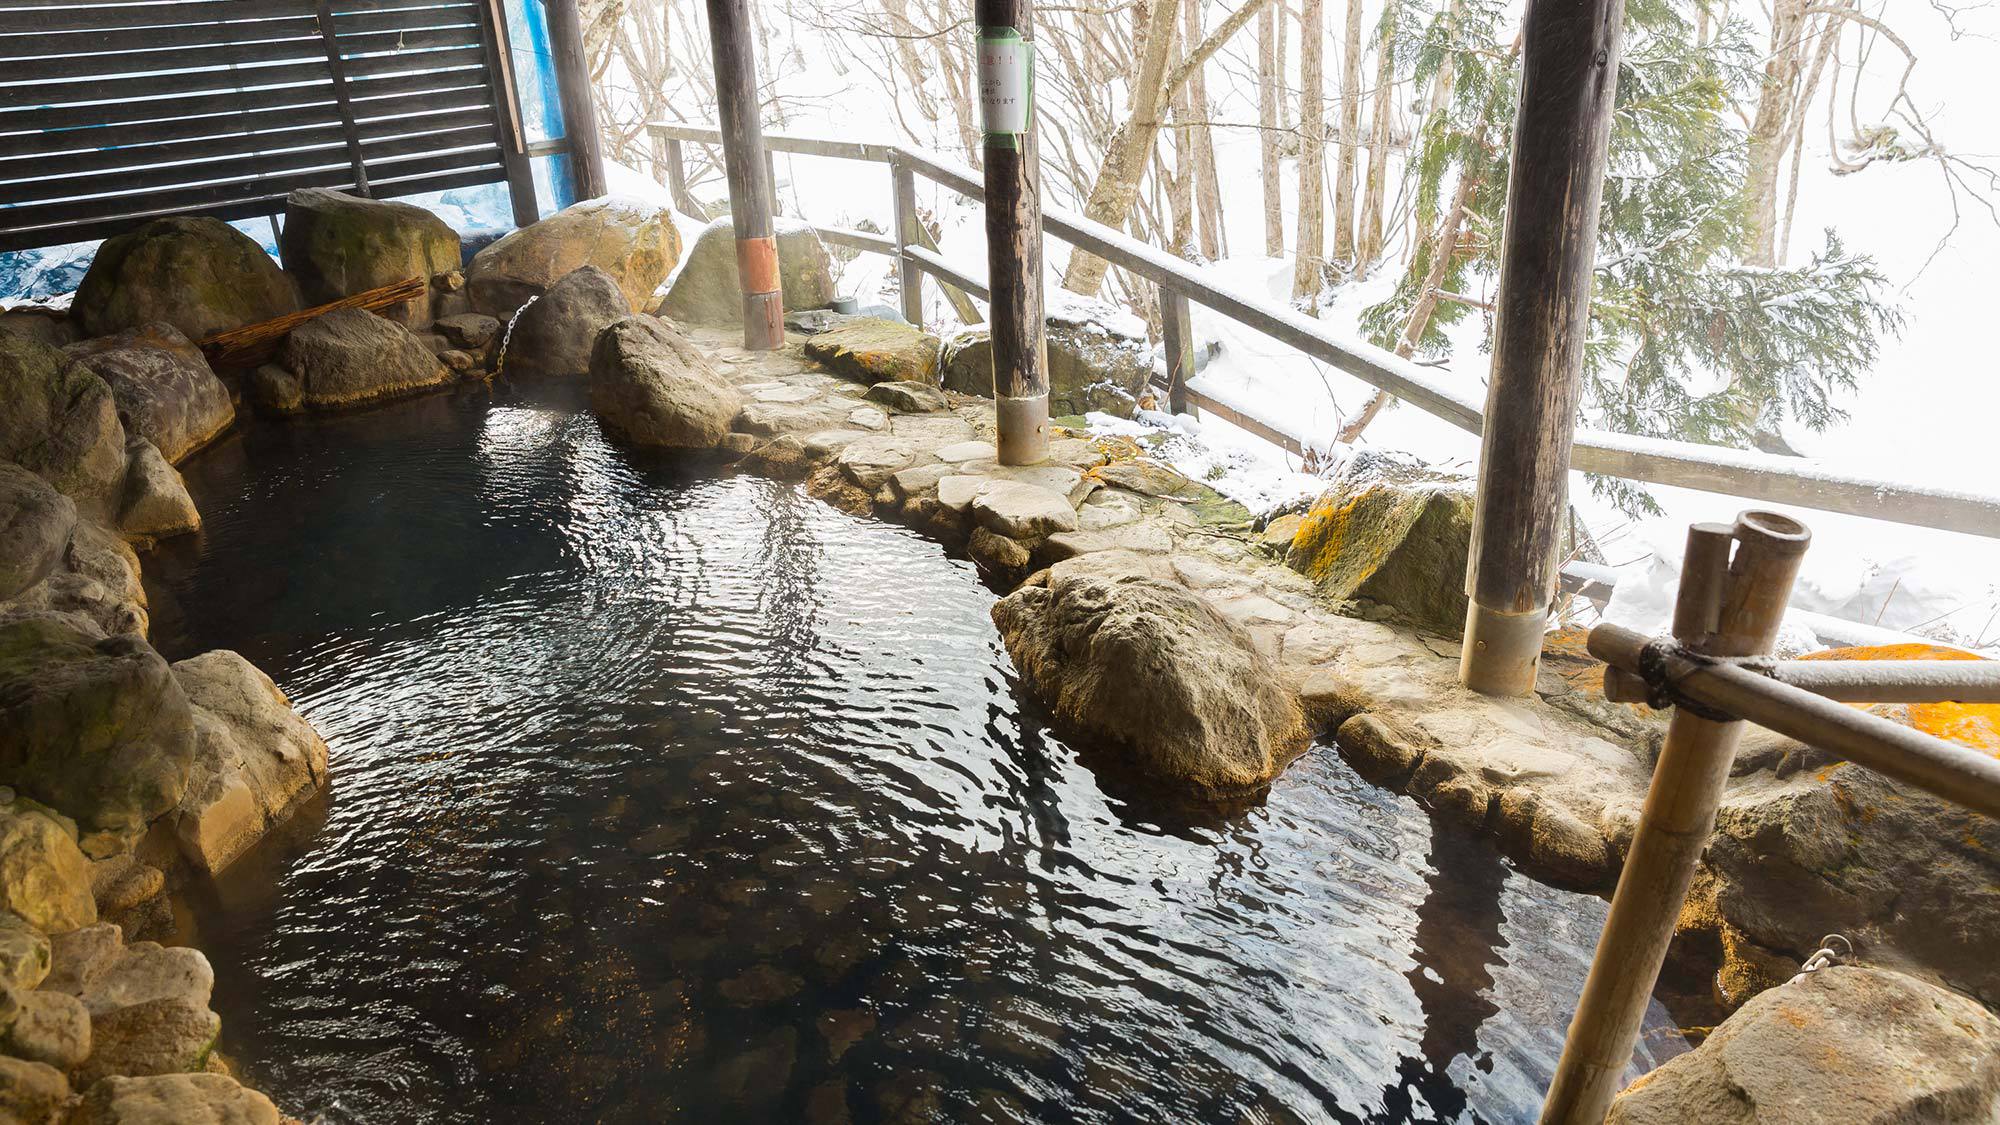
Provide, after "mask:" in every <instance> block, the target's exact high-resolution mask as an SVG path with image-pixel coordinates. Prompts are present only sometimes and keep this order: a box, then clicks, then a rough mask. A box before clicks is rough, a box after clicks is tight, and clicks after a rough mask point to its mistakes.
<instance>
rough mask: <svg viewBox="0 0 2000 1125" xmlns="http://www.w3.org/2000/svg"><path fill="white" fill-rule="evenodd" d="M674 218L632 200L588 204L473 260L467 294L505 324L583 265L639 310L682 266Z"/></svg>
mask: <svg viewBox="0 0 2000 1125" xmlns="http://www.w3.org/2000/svg"><path fill="white" fill-rule="evenodd" d="M680 256H681V236H680V231H679V230H677V229H676V228H675V227H674V220H673V213H672V212H671V211H669V210H668V209H667V208H664V207H659V206H655V205H653V204H650V203H647V202H645V201H643V200H639V199H634V198H631V197H628V196H616V195H610V196H604V197H602V198H599V199H587V200H584V201H583V202H581V203H577V204H573V205H571V206H569V207H565V208H563V209H562V210H561V211H558V212H556V213H555V214H553V215H550V216H549V217H548V218H546V219H543V220H542V221H541V222H539V223H535V224H534V225H532V226H526V227H522V228H521V229H520V230H517V231H514V232H513V233H511V234H509V235H507V236H506V237H504V238H501V239H500V240H499V241H497V242H494V243H493V244H492V245H490V246H487V247H486V248H485V249H483V250H481V251H480V252H479V253H478V254H475V255H474V256H473V258H472V264H471V265H470V266H469V267H467V268H466V271H465V280H466V287H467V288H468V289H469V290H470V291H471V294H472V305H473V307H474V308H475V309H477V310H479V311H480V312H483V313H485V314H487V315H488V316H495V317H498V318H500V319H501V320H506V319H507V318H508V317H511V316H513V315H514V313H515V311H516V310H518V309H519V308H520V307H521V306H522V305H525V304H527V303H528V300H529V299H530V298H532V297H539V296H541V295H542V294H543V293H546V292H548V290H549V287H550V286H552V285H554V284H555V283H556V282H557V281H558V280H560V279H561V278H563V277H565V276H567V275H568V274H569V273H570V272H571V271H573V270H575V269H577V268H578V267H579V266H596V267H597V268H599V269H601V270H603V271H604V272H606V273H608V274H610V275H611V276H612V277H613V278H614V279H616V280H617V282H618V288H619V289H621V290H623V291H624V293H625V301H626V303H627V304H628V305H629V306H630V307H632V308H635V309H642V308H649V307H651V306H652V303H653V293H654V291H656V290H658V289H659V287H660V286H661V285H663V284H665V283H666V280H667V275H669V274H671V273H673V271H674V264H675V263H676V262H678V261H680Z"/></svg>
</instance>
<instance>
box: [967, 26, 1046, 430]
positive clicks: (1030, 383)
mask: <svg viewBox="0 0 2000 1125" xmlns="http://www.w3.org/2000/svg"><path fill="white" fill-rule="evenodd" d="M973 14H974V18H975V19H976V20H977V22H978V24H979V111H980V125H981V128H982V130H983V131H984V135H985V140H984V143H983V144H982V146H981V153H982V155H983V156H984V158H985V161H986V287H987V289H988V290H990V291H991V293H992V313H991V318H992V324H993V349H992V350H993V413H994V421H995V422H996V423H997V429H998V431H999V434H998V440H997V441H996V442H995V445H996V446H998V451H999V454H1000V463H1001V464H1002V465H1033V464H1036V463H1037V462H1040V461H1046V460H1048V456H1049V360H1048V345H1047V339H1046V330H1047V326H1046V325H1045V324H1044V323H1043V319H1042V203H1041V191H1040V182H1039V181H1040V168H1039V164H1040V156H1039V154H1038V150H1037V148H1036V145H1035V113H1034V102H1035V84H1034V74H1035V67H1034V59H1035V41H1034V26H1033V25H1034V0H977V2H976V3H975V5H974V9H973Z"/></svg>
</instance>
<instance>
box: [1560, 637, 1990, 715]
mask: <svg viewBox="0 0 2000 1125" xmlns="http://www.w3.org/2000/svg"><path fill="white" fill-rule="evenodd" d="M1590 637H1591V639H1590V651H1591V655H1593V656H1596V657H1597V658H1598V659H1599V660H1602V661H1604V662H1605V663H1606V664H1609V665H1610V666H1611V667H1609V668H1607V669H1605V676H1604V698H1606V699H1608V700H1610V701H1611V702H1613V703H1644V702H1646V701H1648V700H1649V699H1651V698H1652V694H1653V693H1652V690H1651V685H1649V684H1647V683H1646V681H1645V678H1644V677H1642V676H1641V675H1639V665H1638V664H1637V663H1635V662H1636V661H1637V660H1638V659H1639V653H1640V651H1641V650H1642V649H1644V648H1645V647H1646V646H1647V645H1649V644H1651V643H1653V638H1652V637H1649V636H1647V635H1645V634H1644V633H1641V632H1639V631H1638V630H1636V629H1627V628H1625V627H1624V626H1622V625H1609V624H1606V625H1599V626H1597V627H1596V628H1595V629H1592V630H1591V634H1590ZM1607 654H1608V655H1607ZM1613 656H1615V657H1616V659H1613ZM1725 665H1726V666H1729V667H1733V668H1739V669H1741V670H1743V671H1745V672H1749V673H1751V674H1753V675H1755V676H1757V677H1759V678H1762V679H1767V680H1772V681H1775V682H1777V683H1780V684H1785V685H1787V686H1789V687H1795V688H1798V689H1799V690H1801V691H1808V692H1811V693H1812V694H1814V695H1816V696H1819V697H1821V698H1823V699H1833V700H1838V701H1840V702H1842V703H2000V661H1993V660H1755V659H1750V660H1728V661H1724V660H1711V661H1704V662H1702V663H1701V667H1721V666H1725ZM1675 686H1676V687H1679V686H1680V685H1679V684H1678V683H1676V685H1675ZM1688 694H1689V695H1690V696H1692V697H1693V698H1695V700H1696V702H1699V703H1708V700H1706V699H1702V698H1701V697H1699V696H1695V695H1694V693H1693V692H1688ZM1744 718H1746V719H1753V721H1754V716H1750V715H1745V716H1744ZM1764 725H1765V726H1769V725H1770V724H1769V723H1765V724H1764Z"/></svg>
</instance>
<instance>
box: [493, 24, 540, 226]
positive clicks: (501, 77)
mask: <svg viewBox="0 0 2000 1125" xmlns="http://www.w3.org/2000/svg"><path fill="white" fill-rule="evenodd" d="M479 37H480V39H481V43H480V47H481V54H483V55H484V56H485V63H486V85H487V88H488V89H489V91H490V92H491V93H492V96H493V111H494V114H495V115H496V116H497V117H498V118H499V119H500V165H501V167H502V168H504V169H506V172H507V201H508V203H509V204H510V205H511V206H512V207H513V211H514V225H515V226H517V227H525V226H531V225H533V224H534V223H535V222H536V220H538V219H540V218H541V217H542V212H541V205H540V204H539V203H537V202H536V200H535V171H534V168H533V167H532V166H530V165H529V163H528V137H527V133H526V132H525V131H524V130H523V129H522V127H521V97H520V93H519V91H517V90H516V89H515V87H514V60H513V59H511V58H510V57H508V53H507V52H508V46H507V17H506V11H505V9H504V8H503V7H502V5H501V0H481V2H480V4H479Z"/></svg>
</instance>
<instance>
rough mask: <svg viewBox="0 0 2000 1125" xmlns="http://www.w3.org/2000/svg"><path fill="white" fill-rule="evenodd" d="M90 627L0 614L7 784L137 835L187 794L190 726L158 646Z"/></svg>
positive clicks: (2, 762)
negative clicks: (101, 633) (96, 631)
mask: <svg viewBox="0 0 2000 1125" xmlns="http://www.w3.org/2000/svg"><path fill="white" fill-rule="evenodd" d="M83 626H84V623H83V622H80V621H78V620H77V619H76V618H74V617H71V616H68V615H61V614H54V613H47V612H29V613H9V614H6V615H4V616H0V776H5V777H7V778H8V780H9V781H10V782H11V783H12V784H13V785H14V787H15V788H17V789H19V790H20V791H21V792H22V793H24V794H26V795H27V796H30V797H33V798H34V799H36V800H38V801H42V802H44V803H46V804H48V805H50V806H52V807H54V808H56V809H57V810H59V811H61V812H62V813H64V814H65V815H67V816H71V817H74V818H76V819H77V820H78V821H79V822H81V823H82V824H83V825H85V826H86V827H87V828H93V829H95V828H103V829H110V830H113V831H119V832H137V831H139V830H141V829H143V828H144V827H145V826H146V825H147V824H148V823H149V822H151V821H152V819H153V818H154V817H156V816H158V815H159V814H161V813H163V812H166V811H167V810H168V809H170V808H172V807H174V805H175V804H177V803H178V802H179V801H180V799H181V795H182V793H183V792H184V791H185V790H186V788H187V780H188V769H189V766H190V764H191V762H192V760H193V753H194V719H193V716H192V714H191V713H190V711H189V708H188V701H187V695H186V694H185V692H183V691H182V689H181V686H180V684H179V683H178V682H177V681H176V680H175V679H174V676H173V674H172V672H171V671H169V670H168V667H167V662H166V661H164V660H162V659H160V655H159V653H156V652H154V651H153V649H152V646H150V645H148V644H147V643H146V642H145V641H143V640H141V639H139V638H138V637H135V636H129V635H121V636H113V637H108V638H106V637H101V636H97V635H95V634H94V632H93V631H87V630H86V629H85V628H84V627H83ZM86 883H87V880H86ZM17 913H20V912H19V911H17ZM31 920H32V919H31ZM43 928H44V929H47V928H49V927H46V926H45V927H43Z"/></svg>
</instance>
